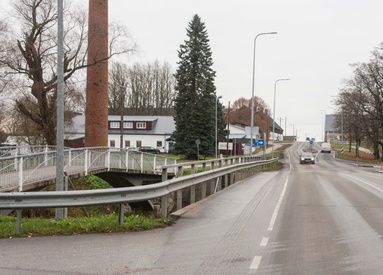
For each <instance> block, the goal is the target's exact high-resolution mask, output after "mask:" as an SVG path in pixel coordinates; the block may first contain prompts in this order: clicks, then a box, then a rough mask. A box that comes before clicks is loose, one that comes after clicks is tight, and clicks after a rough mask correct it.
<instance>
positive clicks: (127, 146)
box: [125, 140, 130, 148]
mask: <svg viewBox="0 0 383 275" xmlns="http://www.w3.org/2000/svg"><path fill="white" fill-rule="evenodd" d="M129 147H130V140H125V148H129Z"/></svg>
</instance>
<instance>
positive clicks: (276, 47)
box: [0, 0, 383, 141]
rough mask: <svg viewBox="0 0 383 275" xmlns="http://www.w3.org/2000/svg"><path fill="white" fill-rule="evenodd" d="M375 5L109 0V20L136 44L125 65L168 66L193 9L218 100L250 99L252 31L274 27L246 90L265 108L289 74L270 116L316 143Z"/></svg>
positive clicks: (376, 20) (373, 19)
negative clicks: (205, 34) (203, 37)
mask: <svg viewBox="0 0 383 275" xmlns="http://www.w3.org/2000/svg"><path fill="white" fill-rule="evenodd" d="M3 1H4V0H2V1H1V3H0V7H2V8H3V9H8V7H9V6H8V5H7V4H6V3H7V2H6V1H4V2H3ZM77 1H78V2H77ZM77 1H76V2H77V3H79V2H80V1H81V2H82V3H84V6H85V7H87V5H88V0H77ZM382 11H383V1H381V0H364V1H361V0H331V1H330V0H289V1H286V0H262V1H261V0H235V1H231V0H230V1H228V0H109V14H110V17H109V19H110V20H113V21H117V22H119V23H120V24H122V25H124V26H126V27H127V28H128V29H129V31H130V34H131V35H132V36H133V38H134V40H135V41H136V42H137V44H138V45H139V47H140V54H139V55H137V56H135V57H134V58H130V59H127V60H126V62H127V63H133V62H136V61H138V62H154V61H155V60H159V61H161V62H162V61H168V62H169V63H170V64H171V65H172V66H173V68H174V69H176V67H177V65H176V62H177V61H178V56H177V50H178V49H179V46H180V44H182V43H183V41H184V40H185V39H187V36H186V28H187V26H188V23H189V22H190V20H191V19H192V17H193V15H194V14H198V15H199V16H200V17H201V19H202V21H203V22H204V23H205V24H206V29H207V31H208V35H209V38H210V45H211V50H212V53H213V61H214V66H213V69H214V70H215V71H216V72H217V77H216V82H215V84H216V87H217V94H218V95H221V96H222V99H221V102H222V103H223V104H224V105H225V106H227V104H228V102H229V101H230V102H231V103H232V102H234V101H235V100H236V99H238V98H240V97H245V98H251V90H252V88H251V87H252V62H253V41H254V37H255V36H256V35H257V34H259V33H262V32H271V31H275V32H278V34H277V35H265V36H260V37H258V39H257V44H256V70H255V75H256V78H255V91H254V93H255V95H256V96H259V97H261V98H262V99H264V100H265V102H266V104H267V105H268V106H269V107H270V109H271V110H272V108H273V94H274V83H275V81H276V80H277V79H279V78H290V79H291V80H290V81H283V82H278V85H277V96H276V118H277V119H276V121H277V122H278V123H279V122H280V119H279V118H282V119H283V120H282V123H281V126H282V128H284V129H285V134H287V135H292V132H293V126H292V125H294V126H295V129H296V130H297V129H298V136H299V137H300V139H301V140H302V139H304V138H305V136H306V135H307V136H310V137H315V138H317V140H320V141H321V140H322V139H323V135H322V118H321V113H324V112H323V111H325V112H326V113H327V114H330V113H332V112H333V107H334V106H333V104H332V101H333V100H334V96H336V95H337V93H338V90H339V88H340V87H341V85H342V80H343V79H345V78H348V77H350V76H351V75H352V70H351V68H350V66H349V64H351V63H357V62H367V61H368V60H369V58H370V52H371V51H372V50H373V49H374V47H375V46H377V45H378V44H380V43H381V42H383V39H382V38H383V36H382V34H383V33H382V26H383V16H382V15H381V13H382ZM322 110H323V111H322ZM286 117H287V123H286V121H285V118H286ZM286 126H287V127H286Z"/></svg>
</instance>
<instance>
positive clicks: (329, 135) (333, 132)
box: [324, 114, 342, 143]
mask: <svg viewBox="0 0 383 275" xmlns="http://www.w3.org/2000/svg"><path fill="white" fill-rule="evenodd" d="M337 121H339V115H334V114H329V115H326V118H325V127H324V141H325V142H330V143H331V142H341V139H342V130H341V127H339V126H337V125H338V124H339V122H337Z"/></svg>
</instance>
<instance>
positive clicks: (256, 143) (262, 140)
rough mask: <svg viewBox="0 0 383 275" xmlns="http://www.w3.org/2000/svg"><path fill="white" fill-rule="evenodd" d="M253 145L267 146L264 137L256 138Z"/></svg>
mask: <svg viewBox="0 0 383 275" xmlns="http://www.w3.org/2000/svg"><path fill="white" fill-rule="evenodd" d="M253 146H260V147H262V146H265V140H264V139H255V140H254V143H253Z"/></svg>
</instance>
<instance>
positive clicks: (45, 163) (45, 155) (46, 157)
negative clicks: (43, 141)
mask: <svg viewBox="0 0 383 275" xmlns="http://www.w3.org/2000/svg"><path fill="white" fill-rule="evenodd" d="M44 166H48V151H47V150H45V154H44Z"/></svg>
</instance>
